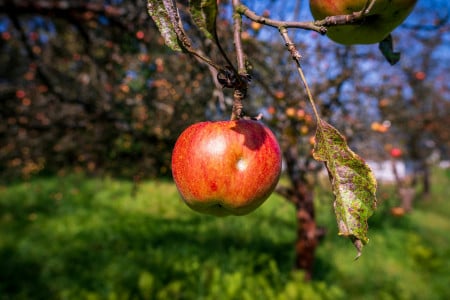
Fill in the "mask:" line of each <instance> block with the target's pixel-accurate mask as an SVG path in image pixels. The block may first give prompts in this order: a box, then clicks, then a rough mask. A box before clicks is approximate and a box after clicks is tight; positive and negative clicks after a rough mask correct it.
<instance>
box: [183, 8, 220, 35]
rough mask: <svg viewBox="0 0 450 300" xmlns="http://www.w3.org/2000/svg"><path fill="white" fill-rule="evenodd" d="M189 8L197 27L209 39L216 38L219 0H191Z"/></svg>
mask: <svg viewBox="0 0 450 300" xmlns="http://www.w3.org/2000/svg"><path fill="white" fill-rule="evenodd" d="M189 10H190V12H191V16H192V19H193V20H194V23H195V24H196V25H197V27H198V28H199V29H200V30H201V31H202V32H203V33H204V34H205V35H206V37H207V38H209V39H216V35H217V34H216V17H217V0H189Z"/></svg>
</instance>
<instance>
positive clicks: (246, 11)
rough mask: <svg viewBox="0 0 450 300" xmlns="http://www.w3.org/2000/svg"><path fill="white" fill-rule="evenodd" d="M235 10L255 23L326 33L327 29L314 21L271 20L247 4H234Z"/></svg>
mask: <svg viewBox="0 0 450 300" xmlns="http://www.w3.org/2000/svg"><path fill="white" fill-rule="evenodd" d="M235 11H236V12H237V13H239V14H241V15H245V16H246V17H247V18H249V19H250V20H252V21H255V22H257V23H261V24H264V25H268V26H271V27H275V28H280V27H284V28H300V29H306V30H314V31H317V32H319V33H322V34H324V33H326V31H327V29H326V28H325V27H324V26H320V25H317V24H315V22H296V21H279V20H273V19H270V18H266V17H263V16H260V15H258V14H256V13H255V12H254V11H252V10H251V9H250V8H248V7H247V6H245V5H243V4H240V5H239V6H236V8H235Z"/></svg>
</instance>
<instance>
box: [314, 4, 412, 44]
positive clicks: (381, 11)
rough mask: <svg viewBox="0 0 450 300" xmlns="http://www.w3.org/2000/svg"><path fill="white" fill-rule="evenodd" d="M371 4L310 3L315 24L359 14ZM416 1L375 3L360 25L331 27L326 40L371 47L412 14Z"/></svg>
mask: <svg viewBox="0 0 450 300" xmlns="http://www.w3.org/2000/svg"><path fill="white" fill-rule="evenodd" d="M368 1H370V0H310V1H309V6H310V9H311V13H312V15H313V17H314V19H315V20H322V19H325V18H326V17H328V16H337V15H350V14H352V13H353V12H359V11H361V10H362V9H363V8H364V6H365V4H366V3H367V2H368ZM416 2H417V0H377V1H376V2H375V4H374V5H373V7H372V9H371V10H370V13H369V14H368V15H367V16H366V17H365V18H364V20H362V21H361V22H359V23H357V24H356V23H355V24H348V25H338V26H331V27H329V28H328V30H327V36H328V37H329V38H330V39H332V40H333V41H335V42H336V43H340V44H344V45H353V44H374V43H378V42H380V41H382V40H383V39H384V38H386V37H387V36H388V35H389V34H390V33H391V32H392V30H394V29H395V28H396V27H397V26H399V25H400V24H401V23H402V22H403V21H404V20H405V19H406V17H407V16H408V15H409V14H410V13H411V11H412V9H413V8H414V5H415V4H416Z"/></svg>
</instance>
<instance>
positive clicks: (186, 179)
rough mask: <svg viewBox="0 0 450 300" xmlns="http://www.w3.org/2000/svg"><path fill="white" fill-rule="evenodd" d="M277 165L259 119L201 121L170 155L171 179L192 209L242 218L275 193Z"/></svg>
mask: <svg viewBox="0 0 450 300" xmlns="http://www.w3.org/2000/svg"><path fill="white" fill-rule="evenodd" d="M281 161H282V160H281V150H280V146H279V145H278V142H277V139H276V138H275V136H274V134H273V133H272V132H271V131H270V129H268V128H267V127H265V126H264V125H262V124H261V123H260V122H258V121H253V120H235V121H219V122H201V123H197V124H194V125H192V126H190V127H188V128H187V129H186V130H185V131H184V132H183V133H182V134H181V135H180V136H179V138H178V140H177V142H176V144H175V147H174V149H173V153H172V175H173V179H174V181H175V184H176V185H177V188H178V191H179V192H180V194H181V197H182V198H183V200H184V201H185V203H186V204H187V205H188V206H189V207H190V208H192V209H193V210H195V211H198V212H201V213H206V214H211V215H216V216H226V215H245V214H248V213H250V212H252V211H253V210H255V209H256V208H257V207H259V206H260V205H261V204H262V203H263V202H264V201H265V200H266V199H267V198H268V197H269V195H270V194H271V193H272V192H273V190H274V189H275V187H276V185H277V183H278V180H279V177H280V174H281Z"/></svg>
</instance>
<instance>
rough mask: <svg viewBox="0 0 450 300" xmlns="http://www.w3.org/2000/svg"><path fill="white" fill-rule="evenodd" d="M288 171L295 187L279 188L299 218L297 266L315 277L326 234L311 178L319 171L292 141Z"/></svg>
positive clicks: (287, 158) (285, 153) (286, 156)
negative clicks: (318, 222) (300, 156)
mask: <svg viewBox="0 0 450 300" xmlns="http://www.w3.org/2000/svg"><path fill="white" fill-rule="evenodd" d="M284 157H285V159H286V167H287V173H288V175H289V179H290V181H291V187H284V188H283V187H280V188H278V189H277V192H278V193H279V194H280V195H282V196H284V197H285V198H286V199H287V200H288V201H289V202H291V203H292V204H294V206H295V209H296V219H297V238H296V242H295V262H294V268H295V269H296V270H303V271H304V272H305V281H309V280H311V279H312V275H313V269H314V258H315V252H316V247H317V246H318V243H319V240H320V238H321V237H323V236H324V235H325V230H324V229H319V228H317V226H316V219H315V213H314V182H311V181H312V180H308V178H307V177H306V174H307V173H311V172H317V171H318V169H317V170H315V169H314V168H311V165H310V162H309V160H308V159H307V160H304V161H300V160H298V159H297V157H298V153H297V149H296V147H295V145H294V146H292V145H291V147H288V148H287V149H285V151H284Z"/></svg>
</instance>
